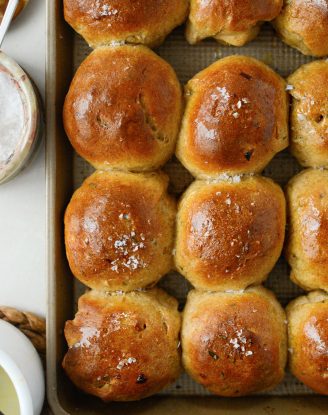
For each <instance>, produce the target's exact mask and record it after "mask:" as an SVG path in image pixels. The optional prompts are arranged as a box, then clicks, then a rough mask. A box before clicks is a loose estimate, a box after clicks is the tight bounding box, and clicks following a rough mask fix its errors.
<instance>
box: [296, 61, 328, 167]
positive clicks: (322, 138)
mask: <svg viewBox="0 0 328 415" xmlns="http://www.w3.org/2000/svg"><path fill="white" fill-rule="evenodd" d="M288 83H289V84H290V89H291V90H290V94H291V95H292V97H293V105H292V114H291V115H292V117H291V150H292V153H293V154H294V156H295V157H297V159H298V161H299V162H300V163H301V164H302V165H303V166H307V167H328V89H327V88H325V87H323V86H324V85H327V83H328V62H327V61H326V60H318V61H314V62H311V63H308V64H306V65H302V66H301V67H300V68H299V69H298V70H297V71H296V72H294V73H293V74H292V75H291V76H290V77H289V78H288Z"/></svg>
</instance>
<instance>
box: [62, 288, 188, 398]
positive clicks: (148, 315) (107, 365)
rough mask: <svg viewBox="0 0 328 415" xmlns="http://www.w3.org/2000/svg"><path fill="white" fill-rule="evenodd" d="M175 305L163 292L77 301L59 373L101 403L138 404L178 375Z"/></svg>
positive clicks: (92, 296)
mask: <svg viewBox="0 0 328 415" xmlns="http://www.w3.org/2000/svg"><path fill="white" fill-rule="evenodd" d="M177 308H178V303H177V301H176V300H175V299H174V298H173V297H170V296H168V295H167V294H166V293H165V292H164V291H162V290H159V289H156V290H151V291H149V292H133V293H129V294H123V295H120V294H104V293H99V292H95V291H90V292H89V293H87V294H85V295H83V296H82V297H81V298H80V299H79V310H78V313H77V314H76V316H75V319H74V320H72V321H68V322H67V323H66V326H65V337H66V339H67V343H68V346H69V350H68V352H67V354H66V356H65V358H64V361H63V367H64V369H65V370H66V372H67V374H68V376H69V377H70V378H71V380H72V381H73V382H74V383H75V384H76V385H77V386H78V387H79V388H81V389H82V390H84V391H85V392H87V393H90V394H93V395H95V396H98V397H100V398H102V399H103V400H104V401H129V400H137V399H142V398H144V397H146V396H149V395H152V394H154V393H156V392H158V391H159V390H161V389H162V388H163V387H164V386H166V385H167V384H169V383H171V382H173V381H174V380H175V379H176V378H177V377H178V376H179V374H180V353H179V349H178V347H179V331H180V315H179V313H178V310H177Z"/></svg>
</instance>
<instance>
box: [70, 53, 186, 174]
mask: <svg viewBox="0 0 328 415" xmlns="http://www.w3.org/2000/svg"><path fill="white" fill-rule="evenodd" d="M181 116H182V92H181V86H180V84H179V81H178V79H177V77H176V74H175V72H174V70H173V68H172V67H171V66H170V65H169V64H168V63H166V62H165V61H164V60H163V59H161V58H160V57H159V56H157V55H156V54H155V53H154V52H152V51H151V50H149V49H147V48H145V47H143V46H116V47H103V48H99V49H97V50H95V51H94V52H93V53H91V55H90V56H89V57H88V58H87V59H86V60H85V61H84V62H83V63H82V65H81V66H80V68H79V69H78V71H77V73H76V75H75V77H74V79H73V81H72V84H71V87H70V89H69V92H68V94H67V97H66V100H65V105H64V126H65V130H66V133H67V135H68V137H69V139H70V141H71V144H72V146H73V147H74V148H75V150H76V151H77V152H78V153H79V154H80V156H82V157H83V158H85V159H86V160H87V161H89V162H90V163H91V164H92V165H93V166H94V167H95V168H97V169H104V170H107V169H119V170H131V171H146V170H147V171H148V170H156V169H157V168H158V167H160V166H161V165H162V164H164V163H165V162H166V161H167V160H168V159H169V158H170V157H171V156H172V154H173V153H174V148H175V144H176V139H177V135H178V132H179V127H180V121H181Z"/></svg>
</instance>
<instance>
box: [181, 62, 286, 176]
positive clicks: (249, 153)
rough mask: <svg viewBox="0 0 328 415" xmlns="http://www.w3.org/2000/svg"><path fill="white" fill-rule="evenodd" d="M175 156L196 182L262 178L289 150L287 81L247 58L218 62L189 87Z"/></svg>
mask: <svg viewBox="0 0 328 415" xmlns="http://www.w3.org/2000/svg"><path fill="white" fill-rule="evenodd" d="M186 99H187V107H186V112H185V114H184V117H183V123H182V130H181V132H180V137H179V140H178V147H177V156H178V158H179V159H180V161H181V162H182V164H183V165H184V166H185V167H186V168H187V169H188V170H189V171H190V172H191V173H192V174H193V175H194V176H196V177H198V178H208V177H210V178H211V177H216V176H218V175H219V174H221V173H223V172H227V173H231V174H239V173H249V172H260V171H261V170H263V169H264V167H265V166H266V165H267V164H268V163H269V161H270V160H271V159H272V158H273V156H274V155H275V154H276V153H277V152H279V151H281V150H283V149H284V148H286V147H287V146H288V124H287V121H288V102H287V94H286V91H285V81H284V80H283V79H282V78H280V76H279V75H277V74H276V73H275V72H274V71H272V70H271V69H270V68H269V67H267V66H266V65H264V64H263V63H261V62H259V61H257V60H255V59H252V58H249V57H246V56H230V57H228V58H224V59H220V60H219V61H217V62H215V63H214V64H212V65H211V66H209V67H208V68H206V69H205V70H203V71H202V72H200V73H199V74H198V75H196V76H195V77H194V78H193V79H192V80H191V81H189V82H188V84H187V86H186Z"/></svg>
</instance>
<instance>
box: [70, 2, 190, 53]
mask: <svg viewBox="0 0 328 415" xmlns="http://www.w3.org/2000/svg"><path fill="white" fill-rule="evenodd" d="M188 5H189V1H188V0H64V15H65V20H66V21H67V22H68V23H69V24H70V25H71V26H72V27H73V29H75V30H76V31H77V32H78V33H79V34H80V35H82V36H83V37H84V38H85V40H86V41H87V42H88V43H89V45H90V46H92V47H98V46H104V45H108V44H110V43H113V42H126V43H130V44H143V45H148V46H151V47H155V46H158V45H159V44H160V43H162V42H163V41H164V39H165V37H166V36H167V35H168V34H169V33H170V32H171V31H172V30H173V29H174V28H175V27H176V26H179V25H180V24H182V23H183V22H184V21H185V19H186V18H187V15H188Z"/></svg>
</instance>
